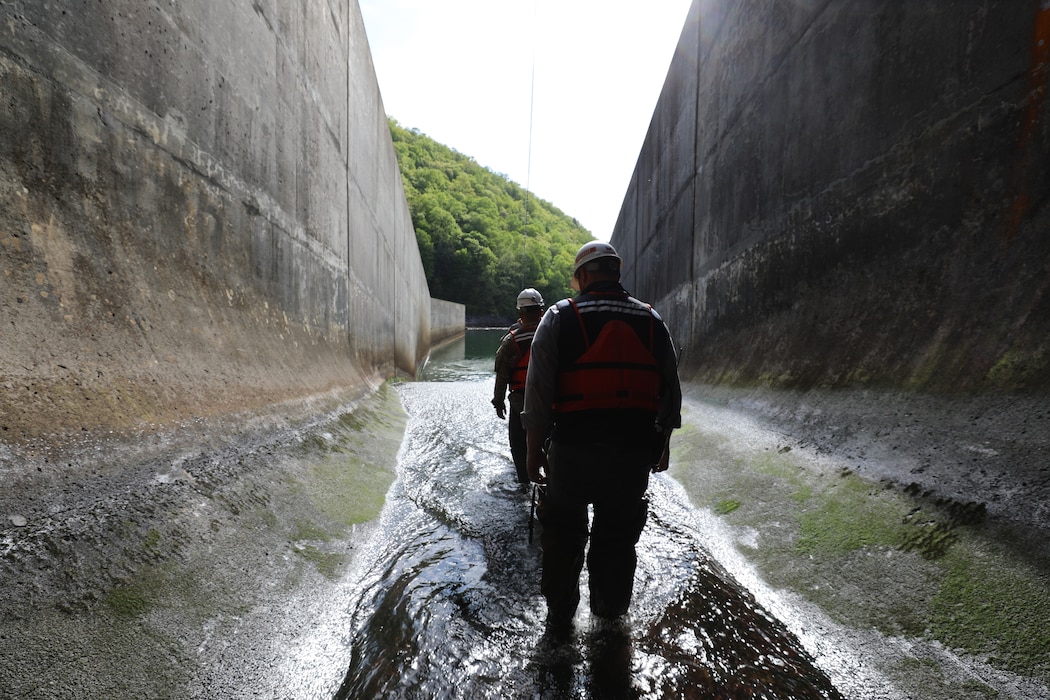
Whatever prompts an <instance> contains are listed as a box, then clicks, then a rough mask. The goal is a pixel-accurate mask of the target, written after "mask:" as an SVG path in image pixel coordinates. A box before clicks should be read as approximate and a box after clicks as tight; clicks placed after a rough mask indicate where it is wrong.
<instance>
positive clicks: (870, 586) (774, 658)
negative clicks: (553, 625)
mask: <svg viewBox="0 0 1050 700" xmlns="http://www.w3.org/2000/svg"><path fill="white" fill-rule="evenodd" d="M497 338H498V333H497V332H474V331H472V332H470V333H468V337H467V339H466V340H465V341H461V342H459V343H456V344H453V345H451V346H448V347H446V348H445V349H443V350H442V351H441V352H439V353H437V354H435V356H434V357H433V358H432V360H431V362H430V364H429V365H428V367H427V370H426V372H425V376H424V380H425V381H420V382H406V383H400V384H393V385H387V386H386V387H384V388H383V389H381V390H380V391H378V392H377V393H376V394H374V395H372V396H371V397H369V398H367V399H364V400H362V401H359V402H357V403H355V404H353V405H352V406H344V407H342V408H341V409H338V410H333V412H332V413H331V414H330V415H329V416H328V417H327V418H325V419H319V420H317V421H315V422H313V423H311V424H309V425H298V426H295V427H284V428H282V429H281V430H278V431H275V430H273V429H272V426H260V428H261V429H260V430H257V431H255V432H254V433H249V434H248V436H247V437H243V438H239V439H238V440H237V441H233V442H231V441H225V442H223V441H217V440H209V441H206V442H197V443H193V441H192V440H189V441H187V442H177V441H176V440H175V438H174V437H172V438H166V439H170V441H171V442H170V444H168V445H166V446H165V447H166V448H168V449H167V451H164V450H157V454H163V455H165V456H164V457H163V458H161V457H157V458H155V459H144V460H142V461H141V462H142V465H143V466H142V467H141V469H140V470H139V471H140V472H141V473H139V474H138V475H137V476H127V475H125V476H124V477H122V479H123V480H122V481H120V483H116V482H109V481H107V482H106V483H107V486H105V487H103V486H101V482H102V481H104V479H103V476H104V468H103V467H102V466H99V467H98V468H97V470H98V471H99V472H100V474H98V475H95V476H94V477H85V478H80V479H69V480H68V481H67V482H66V483H49V484H41V486H46V487H47V489H46V490H47V492H48V493H51V494H56V493H57V494H62V496H61V498H59V499H58V500H57V501H56V500H52V501H51V504H50V505H49V506H47V505H45V504H40V503H34V502H32V500H31V499H30V500H25V501H23V502H22V503H21V504H19V503H18V502H13V501H12V500H11V498H10V497H9V496H5V500H4V504H3V505H4V506H5V507H6V508H7V509H8V511H9V512H12V513H13V512H16V511H17V512H18V513H19V514H20V515H19V517H20V518H21V519H20V520H19V522H18V525H17V526H16V525H15V523H14V522H13V521H12V520H11V519H10V518H9V519H8V522H6V523H5V524H4V525H5V529H4V530H3V536H2V539H0V555H2V559H0V561H2V564H3V569H2V573H3V576H4V586H3V593H2V595H3V598H4V600H3V602H4V606H3V613H2V614H3V628H2V630H0V650H2V651H3V654H2V655H0V659H2V661H0V695H3V696H4V697H19V698H63V697H70V698H73V697H166V698H197V697H229V698H241V697H245V698H246V697H287V698H322V697H332V698H363V697H368V698H371V697H405V698H416V697H428V698H429V697H452V698H478V697H492V698H497V697H498V698H503V697H530V698H531V697H545V698H563V697H646V698H648V697H653V698H657V697H658V698H663V697H685V698H691V697H704V698H706V697H717V698H778V699H780V698H838V697H847V698H933V699H937V698H945V699H947V698H984V697H994V696H995V694H996V693H998V696H999V697H1014V698H1043V697H1050V693H1048V692H1047V690H1046V685H1045V682H1046V674H1047V669H1046V666H1045V661H1046V653H1047V652H1046V648H1045V646H1043V647H1041V646H1039V645H1041V644H1042V641H1043V638H1042V637H1041V636H1040V635H1045V631H1044V630H1042V621H1043V620H1045V615H1041V614H1040V613H1039V612H1038V610H1034V609H1033V608H1034V606H1036V605H1038V604H1039V602H1040V601H1042V600H1045V598H1040V596H1045V595H1046V590H1047V589H1046V574H1045V572H1046V568H1045V563H1046V556H1045V545H1041V544H1040V542H1041V540H1038V538H1036V537H1034V536H1033V537H1031V538H1030V540H1031V541H1028V540H1026V539H1025V537H1022V536H1020V535H1017V536H1015V537H1014V542H1013V546H1011V547H1009V548H1006V547H996V546H994V545H995V544H996V543H997V542H1000V541H1001V540H1003V539H1005V537H1006V535H1005V534H1004V533H1006V532H1007V529H1006V528H1005V526H1003V525H1001V524H999V525H997V524H995V523H993V522H990V520H989V518H988V516H987V514H986V513H983V511H982V509H980V508H975V507H972V506H967V505H966V504H954V505H953V504H950V503H946V502H943V501H941V502H935V501H933V500H931V499H930V498H929V497H928V496H926V497H925V500H924V496H923V494H922V493H912V494H909V493H908V492H906V491H902V490H898V489H894V488H889V487H887V486H886V485H885V484H880V483H879V482H878V481H877V480H870V479H864V478H861V476H859V475H858V474H856V473H854V472H853V471H852V470H851V469H847V468H845V467H846V466H848V465H851V464H852V465H854V466H855V463H856V460H853V461H849V460H846V459H845V458H844V457H841V456H836V455H834V454H831V453H829V452H827V451H826V450H825V451H818V450H816V449H813V448H812V447H811V446H807V445H806V444H805V441H800V440H798V439H797V438H796V437H792V436H790V435H786V434H784V433H782V432H777V431H775V430H771V429H769V427H768V426H763V425H760V424H759V423H757V422H755V421H751V420H749V419H748V418H747V417H746V416H745V415H743V414H741V413H740V412H738V411H735V410H733V409H732V408H731V407H729V406H727V405H726V404H725V403H724V402H723V403H717V402H711V401H710V400H708V399H706V398H705V395H706V394H704V393H703V392H700V391H698V390H696V388H695V387H694V388H692V389H691V391H690V396H689V397H688V399H687V405H686V415H685V418H686V425H685V426H684V428H683V430H682V431H680V434H678V435H677V437H676V439H675V446H674V452H673V458H672V463H673V467H672V470H671V472H670V475H669V476H658V477H656V478H654V479H653V482H652V486H651V490H650V501H651V505H650V518H649V522H648V524H647V527H646V530H645V533H644V534H643V537H642V541H641V543H640V546H639V553H640V557H639V569H638V574H637V578H636V586H635V601H634V604H633V608H632V612H631V615H630V619H629V622H628V623H627V624H626V625H624V626H620V627H617V628H615V629H609V628H606V627H601V626H598V625H596V624H595V622H594V621H593V620H591V619H590V616H589V614H588V613H587V611H586V599H585V600H584V604H583V605H581V611H580V612H579V613H578V615H577V619H576V632H575V634H574V635H573V637H572V638H571V639H570V640H569V641H568V642H564V641H557V642H556V641H552V640H550V639H549V638H548V637H546V636H545V635H544V630H543V617H544V614H545V607H544V603H543V600H542V598H541V597H540V596H539V590H538V580H539V562H540V560H539V557H540V551H539V547H538V544H530V543H529V541H528V537H527V520H528V515H529V501H528V496H527V494H526V493H524V492H523V491H522V490H520V489H519V487H518V486H517V485H516V483H515V480H514V476H513V468H512V466H511V464H510V461H509V449H508V446H507V441H506V433H505V430H506V424H505V423H503V422H502V421H500V420H498V419H497V418H496V417H495V415H494V414H493V412H492V410H491V407H490V405H489V403H488V399H489V398H490V392H491V374H490V370H491V358H492V353H493V351H494V342H495V340H496V339H497ZM199 435H200V434H198V436H199ZM275 435H277V436H278V437H277V438H275V437H274V436H275ZM252 436H254V437H252ZM183 439H184V438H183ZM171 448H178V449H177V450H175V454H176V455H177V456H176V457H175V458H174V459H173V458H172V456H171V455H172V454H173V452H172V449H171ZM85 459H86V457H85ZM27 478H28V477H27ZM92 478H94V479H95V482H92ZM22 493H25V492H24V491H22ZM22 519H24V522H23V521H22ZM1012 532H1014V533H1015V535H1016V533H1017V532H1019V531H1017V530H1014V531H1012ZM1027 532H1031V530H1030V529H1029V530H1027ZM996 538H998V539H996ZM1037 540H1038V541H1037ZM1040 547H1043V549H1040ZM989 571H992V572H994V576H995V583H994V584H992V585H989V584H988V581H987V580H986V579H987V577H988V575H989V574H988V573H987V572H989ZM967 583H969V585H970V586H971V588H972V587H978V593H974V592H973V591H972V590H971V591H970V592H969V593H966V592H965V591H966V584H967ZM981 586H986V587H985V588H980V587H981ZM995 589H1000V590H995ZM585 590H586V587H585V586H584V591H585ZM960 591H961V592H960ZM974 595H979V596H980V597H981V601H980V603H974V602H973V601H972V600H971V599H970V598H969V597H968V596H974ZM953 596H954V597H953ZM1008 603H1012V604H1013V605H1014V610H1013V611H1012V613H1010V614H1011V615H1012V617H1011V619H1010V621H1009V624H1008V625H1007V626H1008V627H1010V628H1012V629H1013V630H1014V631H1013V632H1001V634H1002V635H1003V640H1004V641H1010V640H1013V641H1011V642H1010V643H1011V644H1013V645H1014V646H1015V647H1025V645H1028V646H1027V647H1026V648H1019V649H1015V650H1014V651H1016V652H1018V653H1017V654H1015V655H1014V656H1010V650H1009V649H1005V648H1004V647H1002V646H1000V647H994V646H993V642H994V640H992V639H991V637H990V636H988V635H986V636H988V638H983V637H981V635H982V634H986V632H984V631H983V630H984V628H983V627H981V625H980V623H979V621H977V620H976V619H972V618H975V617H978V616H979V613H980V611H981V610H985V609H987V608H989V607H992V608H995V609H998V608H996V606H1005V605H1007V604H1008ZM1033 616H1034V617H1033ZM965 620H970V622H969V623H968V625H967V624H964V621H965ZM953 635H954V636H953ZM1011 635H1015V636H1011ZM964 637H966V638H964ZM975 643H983V644H985V645H986V647H985V648H989V649H992V648H994V649H996V650H997V651H994V652H984V653H981V652H979V651H968V649H972V648H974V644H975ZM1026 663H1027V664H1028V665H1027V666H1026V665H1025V664H1026ZM1040 664H1044V665H1042V666H1040Z"/></svg>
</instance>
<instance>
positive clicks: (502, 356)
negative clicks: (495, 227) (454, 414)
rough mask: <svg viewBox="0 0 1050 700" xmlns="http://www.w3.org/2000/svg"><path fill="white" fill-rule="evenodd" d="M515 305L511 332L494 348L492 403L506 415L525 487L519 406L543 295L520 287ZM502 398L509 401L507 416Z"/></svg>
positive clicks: (527, 478) (501, 416)
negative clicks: (516, 318) (516, 307)
mask: <svg viewBox="0 0 1050 700" xmlns="http://www.w3.org/2000/svg"><path fill="white" fill-rule="evenodd" d="M517 306H518V321H517V323H515V324H514V325H513V326H511V329H510V332H509V333H507V334H506V335H505V336H503V339H502V340H501V341H500V345H499V350H497V351H496V365H495V370H496V387H495V393H494V395H493V397H492V405H493V406H494V407H495V408H496V415H497V416H499V417H500V418H507V434H508V438H509V440H510V454H511V457H512V458H513V460H514V470H515V472H517V475H518V482H519V483H520V484H522V485H523V486H528V484H529V474H528V472H527V471H526V470H525V455H526V444H525V428H524V427H523V426H522V424H521V409H522V406H523V405H524V403H525V375H526V373H527V371H528V368H529V354H530V353H529V351H530V348H531V346H532V334H533V333H534V332H535V331H536V325H537V324H538V323H539V322H540V316H542V315H543V297H542V296H541V295H540V293H539V292H538V291H536V290H535V289H533V288H532V287H529V288H527V289H523V290H521V293H520V294H518V300H517ZM508 388H509V389H510V395H509V397H507V389H508ZM505 397H507V398H509V400H510V415H509V416H508V415H507V405H506V403H505V401H504V398H505Z"/></svg>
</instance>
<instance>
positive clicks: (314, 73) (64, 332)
mask: <svg viewBox="0 0 1050 700" xmlns="http://www.w3.org/2000/svg"><path fill="white" fill-rule="evenodd" d="M0 94H2V96H3V100H2V101H0V269H2V271H3V274H2V278H0V328H2V330H0V334H2V335H0V344H2V346H0V385H2V392H0V416H2V417H3V426H0V429H2V430H3V433H2V435H3V438H4V439H5V440H6V441H11V442H17V441H21V440H26V439H30V438H33V437H34V436H39V435H42V434H51V433H55V432H67V431H72V432H74V433H78V434H79V433H81V432H82V431H89V432H90V431H95V430H120V429H124V428H130V427H135V426H141V425H143V424H151V423H158V422H161V423H162V422H167V421H172V420H181V419H186V418H190V417H193V416H201V415H214V414H222V413H224V412H229V411H233V410H243V409H258V408H264V407H266V406H270V405H273V404H276V403H279V402H288V401H290V400H297V399H303V398H306V397H312V396H318V395H325V394H327V393H330V392H333V391H341V390H346V389H350V390H354V389H355V388H358V389H360V388H365V387H367V386H368V385H372V384H374V383H375V382H377V381H379V380H381V379H382V378H383V377H385V376H388V375H390V374H391V373H393V372H394V371H395V370H396V369H400V370H401V371H404V372H407V373H410V374H411V373H414V371H415V370H416V368H417V367H418V366H419V365H420V363H421V361H422V360H423V358H424V357H425V355H426V353H427V350H428V347H429V342H430V327H429V324H430V300H429V293H428V290H427V283H426V280H425V277H424V274H423V268H422V264H421V262H420V259H419V254H418V250H417V248H416V243H415V237H414V233H413V228H412V224H411V220H410V216H409V213H408V209H407V206H406V204H405V200H404V194H403V191H402V189H401V180H400V175H399V171H398V167H397V163H396V160H395V155H394V151H393V147H392V144H391V141H390V136H389V131H388V128H387V123H386V115H385V113H384V110H383V105H382V101H381V98H380V94H379V90H378V87H377V84H376V78H375V73H374V70H373V67H372V63H371V57H370V54H369V49H368V45H367V40H366V38H365V32H364V27H363V25H362V19H361V15H360V12H359V9H358V6H357V3H356V2H352V1H350V0H308V1H306V2H295V3H284V2H278V1H277V0H261V1H257V2H249V1H248V0H237V1H234V2H219V3H216V2H211V1H210V0H193V1H191V2H179V3H160V4H156V3H145V4H144V3H140V2H135V1H133V0H113V1H107V2H105V3H84V2H81V1H79V0H11V1H8V2H4V3H2V4H0ZM446 332H447V329H446Z"/></svg>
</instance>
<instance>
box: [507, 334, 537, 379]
mask: <svg viewBox="0 0 1050 700" xmlns="http://www.w3.org/2000/svg"><path fill="white" fill-rule="evenodd" d="M534 335H536V329H535V328H528V329H525V328H518V329H517V330H513V331H511V332H510V336H511V338H513V339H514V344H515V345H517V346H518V363H517V364H516V365H514V369H512V370H511V372H510V390H511V391H525V377H526V376H527V374H528V371H529V355H531V354H532V337H533V336H534Z"/></svg>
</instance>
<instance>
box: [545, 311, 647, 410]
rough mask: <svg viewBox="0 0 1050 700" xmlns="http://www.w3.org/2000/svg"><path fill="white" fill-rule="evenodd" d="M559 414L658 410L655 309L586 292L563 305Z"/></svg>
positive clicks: (560, 326) (555, 404)
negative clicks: (618, 410)
mask: <svg viewBox="0 0 1050 700" xmlns="http://www.w3.org/2000/svg"><path fill="white" fill-rule="evenodd" d="M558 311H559V313H560V314H561V322H560V323H559V329H560V335H559V339H558V349H559V371H558V391H557V396H556V398H555V400H554V410H555V412H558V413H567V412H574V411H591V410H601V409H637V410H641V411H645V412H651V413H656V412H657V411H658V410H659V396H660V384H661V381H660V367H659V364H658V363H657V361H656V356H655V354H654V352H653V350H654V343H655V334H656V318H655V317H654V316H653V311H652V308H651V307H650V306H649V305H648V304H644V303H642V302H640V301H638V300H637V299H634V298H632V297H630V296H628V295H627V293H626V292H617V293H592V294H582V295H580V296H578V297H576V298H575V299H566V300H564V301H562V302H559V303H558Z"/></svg>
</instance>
